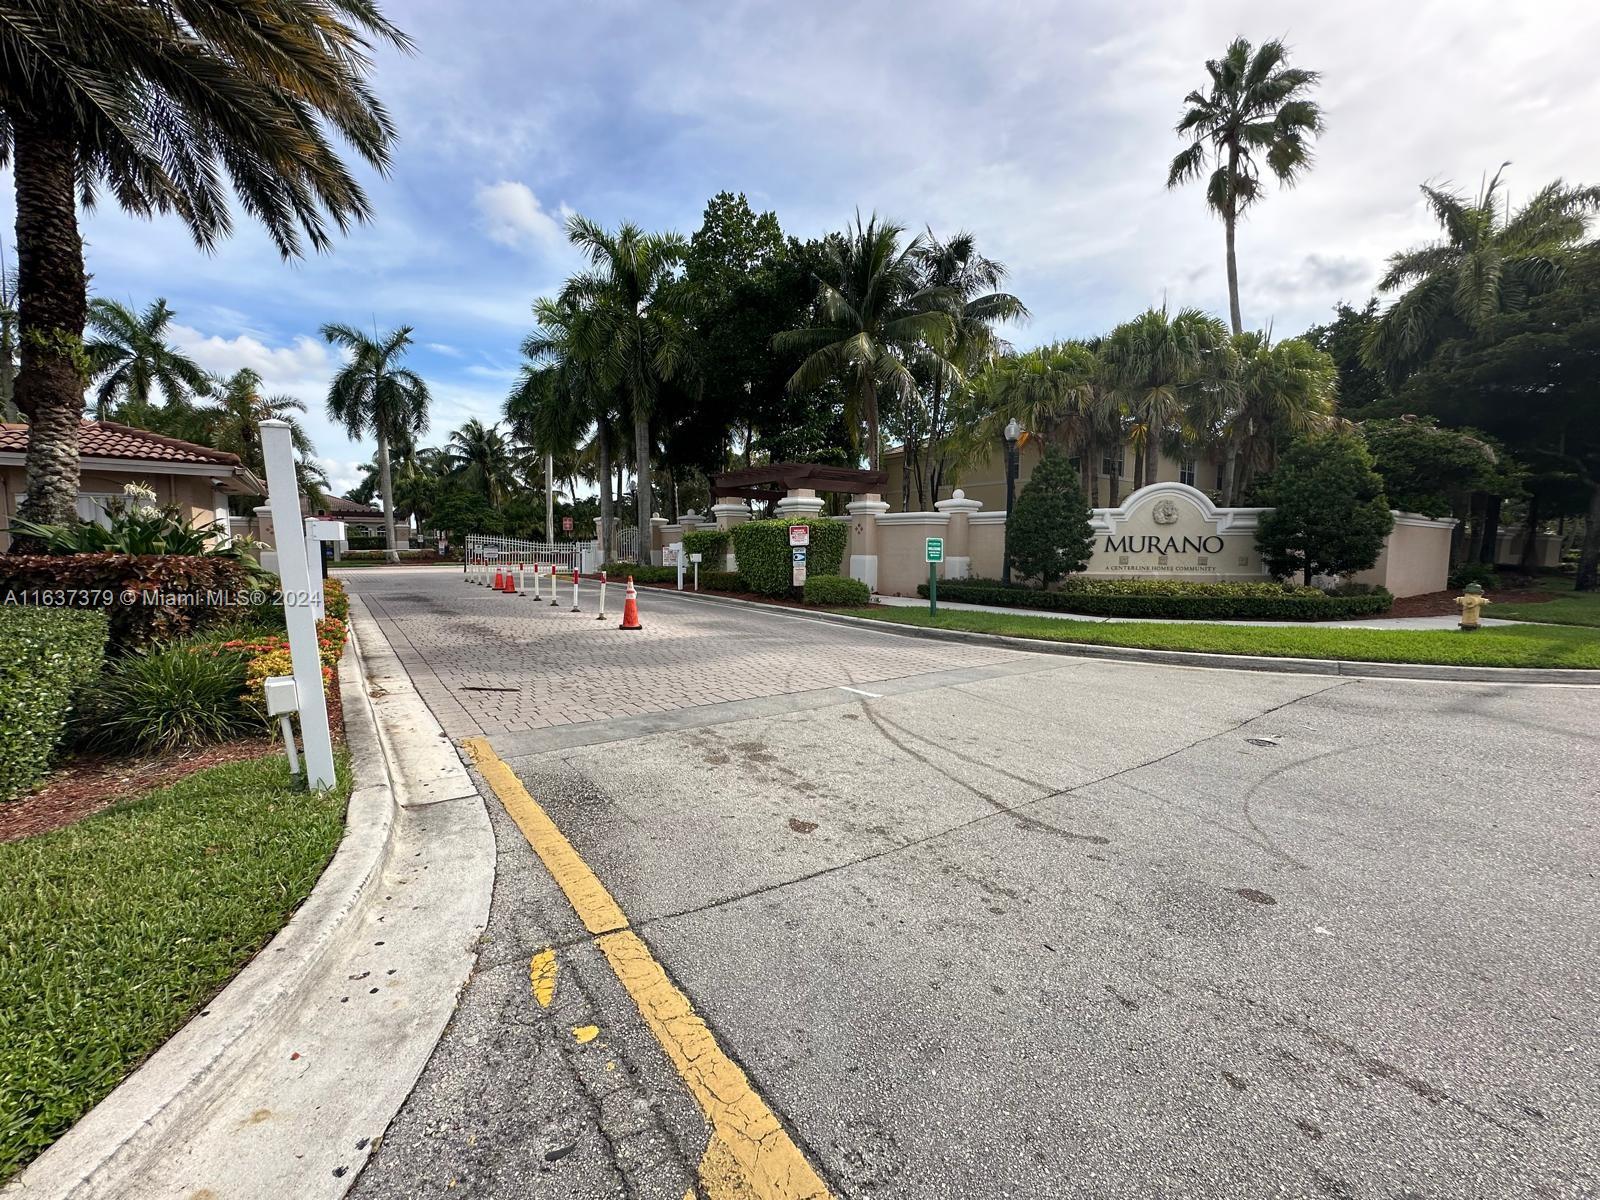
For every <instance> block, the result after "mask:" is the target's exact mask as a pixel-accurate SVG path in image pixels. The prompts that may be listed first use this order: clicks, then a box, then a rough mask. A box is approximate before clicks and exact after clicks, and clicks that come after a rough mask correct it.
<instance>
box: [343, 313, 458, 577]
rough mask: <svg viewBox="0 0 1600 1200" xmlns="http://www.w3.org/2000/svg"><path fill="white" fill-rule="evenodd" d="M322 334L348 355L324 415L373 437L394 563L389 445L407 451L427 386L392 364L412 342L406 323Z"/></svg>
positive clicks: (421, 421)
mask: <svg viewBox="0 0 1600 1200" xmlns="http://www.w3.org/2000/svg"><path fill="white" fill-rule="evenodd" d="M322 336H323V337H324V338H326V339H327V340H328V341H329V343H331V344H332V345H335V346H339V347H340V348H342V349H344V350H346V351H348V352H349V354H350V359H349V361H348V362H346V363H345V365H344V366H343V367H342V368H340V370H339V373H338V374H337V375H335V376H334V377H333V382H332V383H331V384H330V385H329V387H328V416H329V417H330V418H331V419H332V420H335V421H338V422H340V423H341V424H342V425H343V426H344V427H345V429H346V431H347V432H348V433H349V434H350V440H351V441H356V440H357V439H359V438H362V437H365V436H366V434H367V433H368V431H370V432H371V433H372V435H373V437H375V438H376V439H377V442H378V481H379V483H378V486H379V490H380V491H381V493H382V495H383V529H384V533H385V535H386V536H387V537H388V539H389V545H388V550H389V553H388V559H389V561H390V562H399V561H400V553H399V549H398V548H397V547H396V545H395V535H394V474H393V472H392V470H391V469H390V462H389V455H390V451H391V449H397V450H399V451H400V452H401V453H407V454H408V453H410V452H411V449H412V447H413V446H414V445H415V439H416V436H417V435H418V434H419V433H422V432H423V431H424V430H425V429H427V428H428V405H429V403H430V400H431V398H430V397H429V395H428V385H427V384H426V383H424V382H423V381H422V377H421V376H420V375H418V374H417V373H416V372H415V371H412V370H410V369H409V368H407V367H401V366H397V365H396V364H397V363H398V362H399V361H400V359H401V357H402V356H404V354H405V352H406V348H407V347H408V346H410V345H411V326H409V325H402V326H401V327H400V328H399V329H396V330H393V331H391V332H390V333H386V334H384V335H383V336H381V337H379V336H378V335H377V333H376V331H374V335H373V336H372V337H370V338H369V337H368V336H367V335H366V334H364V333H362V332H361V331H360V330H359V329H356V328H353V327H352V326H349V325H324V326H323V327H322Z"/></svg>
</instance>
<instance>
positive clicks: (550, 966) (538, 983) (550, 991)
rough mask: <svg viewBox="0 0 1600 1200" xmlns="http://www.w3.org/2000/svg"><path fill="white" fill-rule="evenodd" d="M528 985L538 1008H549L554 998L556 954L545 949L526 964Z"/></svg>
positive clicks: (551, 950)
mask: <svg viewBox="0 0 1600 1200" xmlns="http://www.w3.org/2000/svg"><path fill="white" fill-rule="evenodd" d="M528 983H529V985H530V986H531V987H532V988H533V998H534V999H535V1000H537V1001H538V1002H539V1007H540V1008H549V1007H550V1002H551V1001H552V1000H554V999H555V998H556V952H555V951H554V950H553V949H550V948H548V947H546V948H545V949H543V950H541V951H539V953H537V954H535V955H534V956H533V958H532V960H531V961H530V962H529V963H528Z"/></svg>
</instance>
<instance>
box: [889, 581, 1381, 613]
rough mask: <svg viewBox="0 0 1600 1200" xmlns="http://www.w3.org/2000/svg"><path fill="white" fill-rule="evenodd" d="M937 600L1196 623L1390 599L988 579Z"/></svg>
mask: <svg viewBox="0 0 1600 1200" xmlns="http://www.w3.org/2000/svg"><path fill="white" fill-rule="evenodd" d="M1108 582H1118V583H1120V582H1122V581H1120V580H1118V581H1108ZM1129 582H1133V581H1129ZM1141 582H1142V581H1141ZM1263 586H1265V587H1268V588H1271V589H1272V591H1271V592H1267V593H1263V592H1256V593H1250V594H1244V595H1240V594H1238V593H1235V592H1230V591H1228V590H1227V589H1229V588H1233V587H1251V588H1254V587H1263ZM1207 587H1216V588H1217V589H1219V590H1218V591H1215V592H1209V593H1208V592H1204V591H1200V590H1199V589H1201V588H1207ZM917 594H918V595H919V596H924V597H925V596H927V594H928V585H927V584H925V583H924V584H920V585H918V587H917ZM939 598H940V599H941V600H950V601H954V602H956V603H960V604H992V605H997V606H1001V607H1005V608H1032V609H1040V610H1047V611H1052V612H1070V613H1081V614H1083V615H1084V616H1092V617H1156V618H1161V619H1164V620H1173V619H1175V620H1200V621H1238V620H1260V621H1339V620H1347V619H1349V618H1351V617H1370V616H1376V615H1377V614H1379V613H1385V612H1388V611H1389V607H1390V606H1391V605H1392V604H1393V603H1394V597H1393V596H1392V595H1390V594H1389V593H1388V592H1387V591H1384V590H1382V589H1379V590H1376V591H1373V592H1370V593H1368V594H1366V595H1363V596H1329V595H1327V594H1325V593H1323V592H1318V591H1316V590H1315V589H1312V590H1311V591H1310V592H1307V591H1306V590H1304V589H1296V590H1294V591H1288V590H1285V589H1283V588H1281V587H1277V586H1276V585H1273V584H1266V585H1261V584H1242V585H1238V584H1215V585H1211V584H1189V585H1188V590H1185V591H1182V592H1176V593H1163V592H1145V593H1139V592H1134V593H1127V592H1116V591H1090V590H1085V589H1069V590H1065V591H1059V592H1041V591H1036V590H1035V589H1032V588H1020V587H1009V588H1008V587H1003V586H1001V585H1000V584H993V583H963V582H959V581H955V582H943V581H941V582H940V584H939Z"/></svg>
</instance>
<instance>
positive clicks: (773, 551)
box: [733, 517, 847, 596]
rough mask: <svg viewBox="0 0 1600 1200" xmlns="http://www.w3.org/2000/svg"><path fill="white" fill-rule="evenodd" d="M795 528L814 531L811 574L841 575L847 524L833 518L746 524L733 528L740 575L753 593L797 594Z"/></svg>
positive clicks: (809, 518) (735, 553)
mask: <svg viewBox="0 0 1600 1200" xmlns="http://www.w3.org/2000/svg"><path fill="white" fill-rule="evenodd" d="M791 525H809V526H810V527H811V548H810V551H809V553H808V554H807V561H806V570H807V574H809V575H837V574H838V573H839V566H840V564H841V563H842V562H843V561H844V543H845V535H846V533H847V529H846V526H845V524H844V522H843V521H835V520H833V519H832V518H830V517H796V518H793V519H786V518H779V519H777V520H772V521H746V522H745V523H744V524H742V525H735V526H734V527H733V553H734V556H735V557H736V558H738V560H739V574H741V575H743V576H744V577H745V579H747V580H748V581H749V583H750V590H751V591H753V592H760V593H762V594H763V595H767V596H786V595H788V594H789V593H790V592H791V591H793V590H794V584H793V582H792V581H793V579H794V556H793V555H792V554H791V553H790V551H789V527H790V526H791Z"/></svg>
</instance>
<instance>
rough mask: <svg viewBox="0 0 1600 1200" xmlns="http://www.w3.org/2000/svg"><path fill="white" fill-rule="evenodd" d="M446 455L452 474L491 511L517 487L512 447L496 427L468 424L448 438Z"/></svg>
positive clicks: (480, 422) (479, 423)
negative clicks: (480, 498) (475, 493)
mask: <svg viewBox="0 0 1600 1200" xmlns="http://www.w3.org/2000/svg"><path fill="white" fill-rule="evenodd" d="M445 453H446V455H447V456H448V459H449V463H450V468H451V471H452V473H454V474H455V475H457V476H459V477H460V478H461V480H462V481H463V482H464V483H466V484H467V486H468V487H471V488H474V489H475V490H477V491H478V492H480V493H481V494H482V496H483V498H484V499H485V500H487V501H488V502H489V504H490V505H491V506H492V507H494V508H498V507H500V505H501V504H503V503H505V499H506V495H507V493H509V492H510V491H512V490H513V489H514V488H515V487H516V486H517V480H516V474H515V471H514V464H513V461H512V455H511V445H510V443H508V442H507V441H506V438H505V434H503V433H501V432H500V426H499V425H498V424H496V425H485V424H484V423H483V422H482V421H479V420H478V419H476V418H474V419H472V420H470V421H468V422H467V423H466V424H465V425H463V426H462V427H461V428H460V429H457V430H456V431H455V432H454V433H452V434H451V435H450V439H449V441H448V443H447V444H446V448H445Z"/></svg>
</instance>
